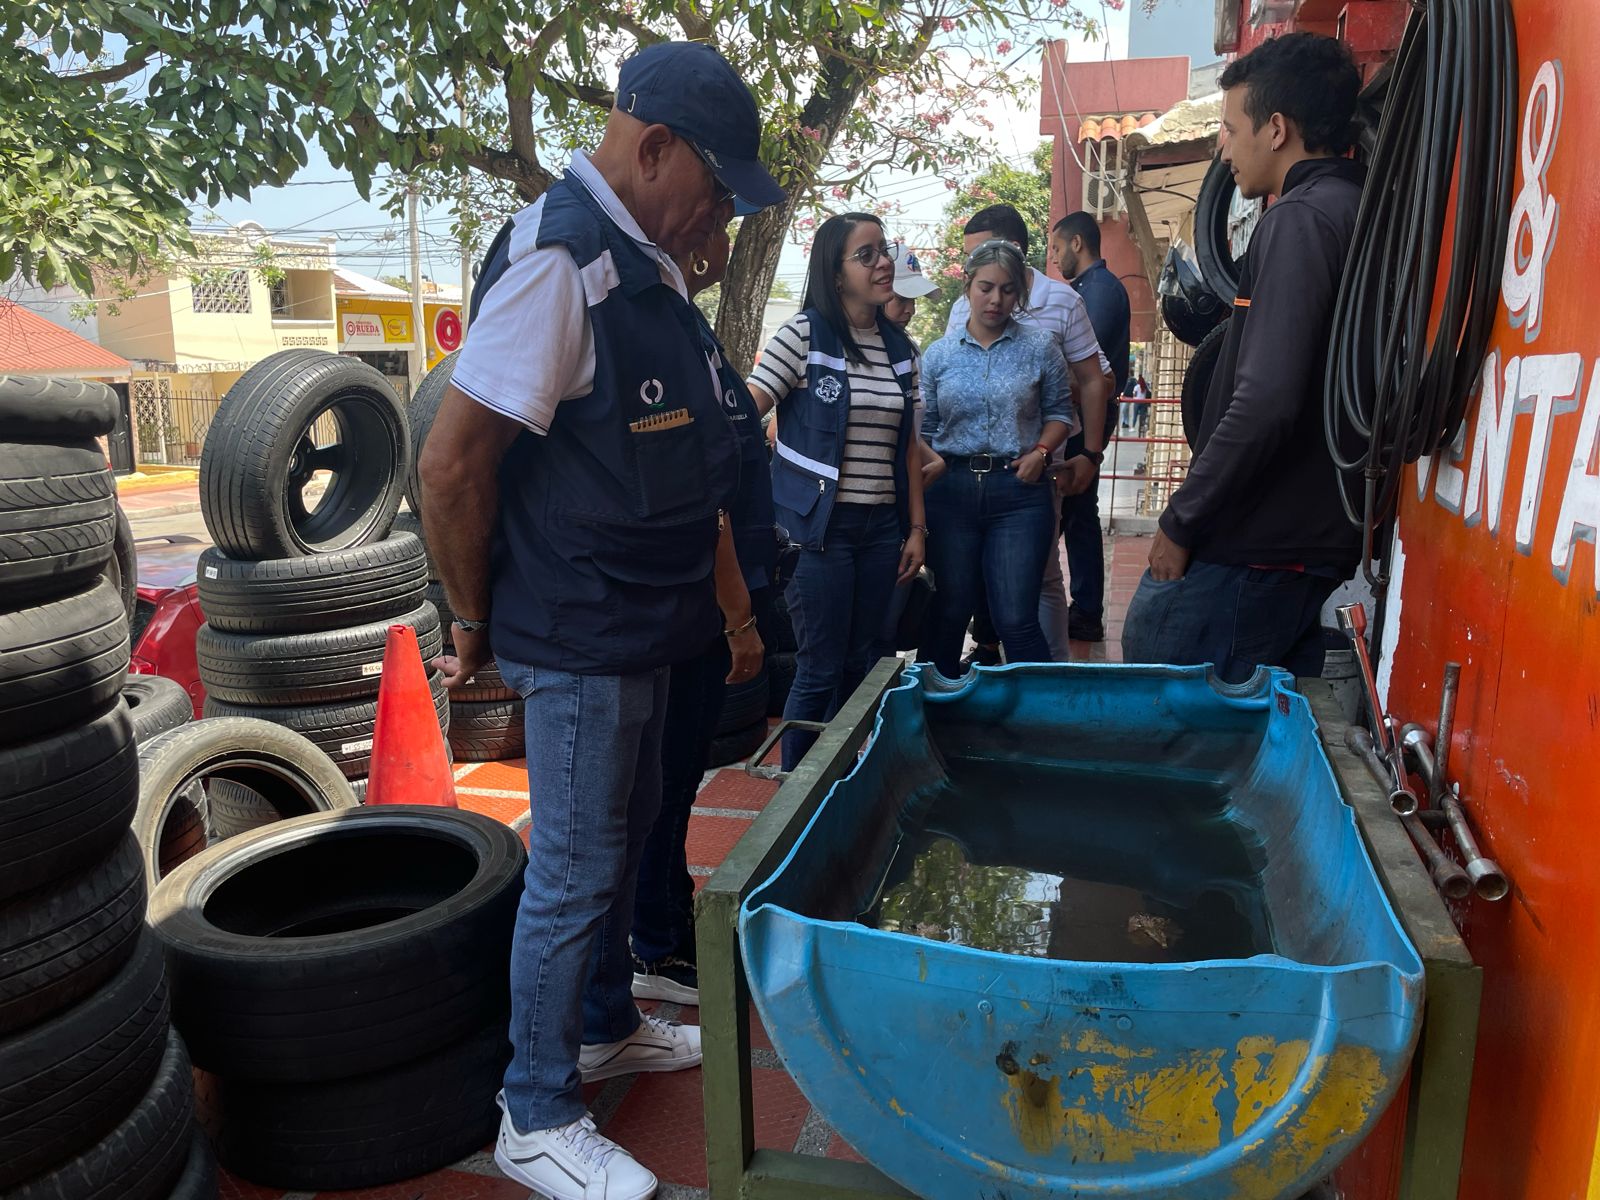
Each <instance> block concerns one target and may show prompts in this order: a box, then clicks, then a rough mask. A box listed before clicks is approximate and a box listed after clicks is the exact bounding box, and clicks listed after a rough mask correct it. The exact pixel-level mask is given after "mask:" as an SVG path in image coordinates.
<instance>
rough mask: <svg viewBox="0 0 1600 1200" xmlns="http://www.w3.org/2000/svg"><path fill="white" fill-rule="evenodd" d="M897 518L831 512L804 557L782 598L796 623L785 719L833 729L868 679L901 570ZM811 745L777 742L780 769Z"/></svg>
mask: <svg viewBox="0 0 1600 1200" xmlns="http://www.w3.org/2000/svg"><path fill="white" fill-rule="evenodd" d="M901 542H902V539H901V537H900V518H899V516H898V515H897V513H896V511H895V506H894V505H893V504H836V505H834V509H833V515H832V516H831V517H830V518H829V519H828V529H827V532H826V533H825V534H824V535H823V539H822V544H823V549H821V550H802V551H800V557H799V560H798V561H797V562H796V563H795V568H794V577H793V578H792V579H790V580H789V586H788V588H787V589H786V592H785V595H787V597H788V599H789V618H790V620H791V621H792V622H793V623H794V636H795V645H796V647H797V649H796V651H795V659H794V667H795V670H794V685H793V686H792V687H791V688H790V689H789V702H788V703H787V704H786V705H785V706H784V709H783V715H784V716H785V717H786V718H788V719H789V720H799V721H831V720H832V719H833V718H834V716H835V715H837V713H838V711H839V708H840V706H842V705H843V704H844V702H845V701H846V700H848V699H849V698H850V693H852V692H854V691H855V690H856V688H857V687H859V686H860V685H861V681H862V680H863V679H865V678H866V677H867V672H868V671H870V670H871V669H872V666H873V664H874V663H875V662H876V661H877V659H876V656H877V654H878V652H879V651H880V650H881V649H882V645H883V644H882V641H881V636H882V633H883V622H884V618H885V614H887V613H888V611H889V605H890V604H891V603H892V601H893V599H894V584H895V576H896V575H897V574H898V573H899V567H900V547H901ZM816 740H817V735H816V734H814V733H802V732H800V731H798V730H795V731H792V732H790V733H786V734H784V736H783V769H784V770H785V771H789V770H793V769H794V765H795V764H796V763H798V762H799V761H800V760H801V759H802V758H804V757H805V753H806V751H807V750H809V749H811V745H812V743H813V742H815V741H816Z"/></svg>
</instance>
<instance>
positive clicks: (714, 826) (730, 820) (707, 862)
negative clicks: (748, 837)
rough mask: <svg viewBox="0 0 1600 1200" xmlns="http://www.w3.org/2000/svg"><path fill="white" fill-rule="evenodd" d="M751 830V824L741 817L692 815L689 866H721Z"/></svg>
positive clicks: (690, 818)
mask: <svg viewBox="0 0 1600 1200" xmlns="http://www.w3.org/2000/svg"><path fill="white" fill-rule="evenodd" d="M749 828H750V822H749V821H746V820H743V819H741V818H739V817H707V816H702V815H701V814H700V813H691V814H690V817H689V840H688V846H687V849H688V854H689V865H690V866H691V867H715V866H718V865H720V864H721V862H722V860H723V859H724V858H726V857H727V856H728V851H729V850H732V849H733V847H734V846H735V845H736V844H737V843H738V841H739V839H740V838H742V837H743V836H744V835H745V832H746V831H747V830H748V829H749Z"/></svg>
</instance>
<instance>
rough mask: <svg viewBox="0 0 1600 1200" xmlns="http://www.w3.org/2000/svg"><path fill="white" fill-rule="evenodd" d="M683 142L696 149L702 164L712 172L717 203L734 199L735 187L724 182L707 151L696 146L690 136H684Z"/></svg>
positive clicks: (697, 156)
mask: <svg viewBox="0 0 1600 1200" xmlns="http://www.w3.org/2000/svg"><path fill="white" fill-rule="evenodd" d="M683 143H684V145H686V146H688V147H689V149H691V150H693V151H694V156H695V157H696V158H698V159H699V160H700V162H701V165H703V166H704V167H705V169H706V170H707V171H708V172H709V173H710V175H711V184H712V191H713V193H714V194H715V196H716V200H715V203H717V204H725V203H727V202H728V201H729V200H732V199H733V189H732V188H731V187H729V186H728V185H727V184H725V183H723V182H722V179H721V178H720V177H719V176H718V175H717V168H716V167H714V166H712V165H711V159H710V157H709V156H708V155H707V154H706V152H705V151H704V150H702V149H700V147H699V146H696V145H695V144H694V143H693V142H691V141H690V140H689V139H688V138H684V139H683Z"/></svg>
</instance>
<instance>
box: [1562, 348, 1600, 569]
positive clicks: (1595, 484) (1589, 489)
mask: <svg viewBox="0 0 1600 1200" xmlns="http://www.w3.org/2000/svg"><path fill="white" fill-rule="evenodd" d="M1597 434H1600V363H1597V364H1596V369H1595V370H1593V371H1591V372H1590V374H1589V394H1588V396H1587V397H1586V398H1585V399H1584V402H1583V420H1582V421H1581V422H1580V423H1579V425H1578V444H1577V445H1576V446H1575V447H1573V450H1572V462H1571V464H1570V465H1569V466H1568V467H1567V486H1566V490H1565V491H1564V492H1563V493H1562V495H1561V515H1560V516H1558V517H1557V518H1556V536H1555V538H1554V539H1553V540H1552V541H1551V543H1550V565H1551V566H1553V567H1554V568H1555V570H1556V578H1557V579H1559V580H1561V582H1562V583H1566V582H1567V581H1568V579H1569V577H1570V576H1571V574H1572V554H1573V543H1574V542H1577V541H1580V540H1581V541H1585V542H1589V543H1591V544H1593V543H1594V540H1595V531H1596V530H1597V529H1600V471H1596V470H1594V469H1591V467H1590V463H1591V461H1592V460H1593V459H1594V452H1595V443H1596V441H1597V440H1600V439H1597V437H1596V435H1597ZM1594 590H1595V592H1596V594H1600V549H1597V551H1596V553H1595V560H1594Z"/></svg>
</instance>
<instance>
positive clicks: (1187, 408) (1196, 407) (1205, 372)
mask: <svg viewBox="0 0 1600 1200" xmlns="http://www.w3.org/2000/svg"><path fill="white" fill-rule="evenodd" d="M1227 336H1228V322H1226V321H1224V322H1223V323H1222V324H1221V325H1218V326H1217V327H1216V328H1215V329H1213V330H1212V331H1211V332H1210V333H1208V334H1206V336H1205V338H1204V339H1203V340H1202V341H1201V342H1200V344H1199V345H1198V346H1196V347H1195V348H1194V354H1192V355H1191V356H1190V358H1189V365H1188V366H1187V367H1185V368H1184V369H1183V394H1182V397H1181V399H1182V416H1183V439H1184V441H1186V442H1188V443H1189V449H1191V450H1193V449H1194V443H1195V439H1196V438H1197V437H1199V436H1200V414H1201V413H1202V412H1203V411H1204V409H1205V406H1206V393H1207V392H1208V391H1210V390H1211V377H1212V375H1214V374H1215V373H1216V370H1217V361H1218V360H1219V359H1220V358H1221V357H1222V342H1223V339H1225V338H1226V337H1227Z"/></svg>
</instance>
